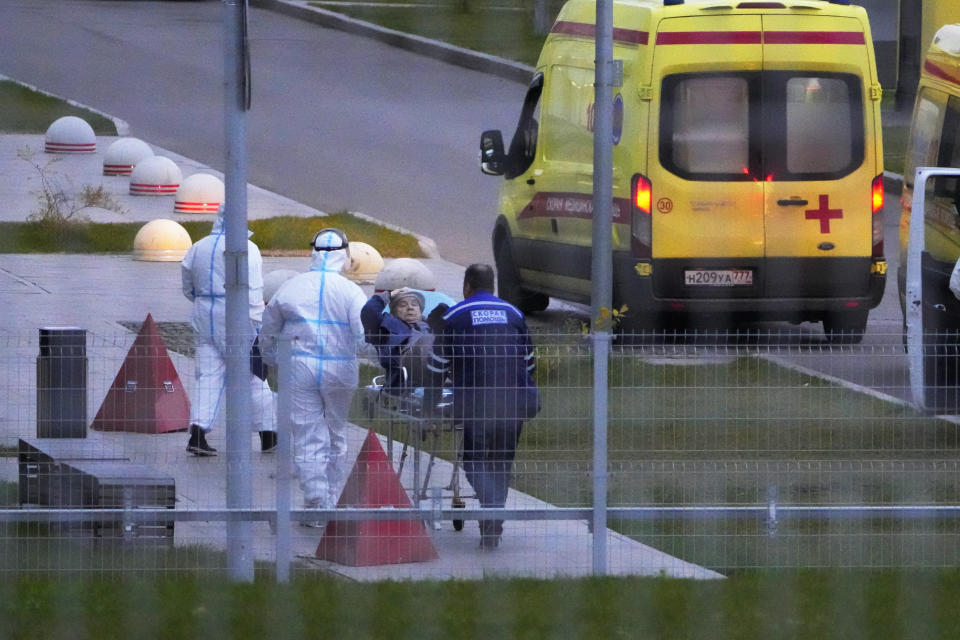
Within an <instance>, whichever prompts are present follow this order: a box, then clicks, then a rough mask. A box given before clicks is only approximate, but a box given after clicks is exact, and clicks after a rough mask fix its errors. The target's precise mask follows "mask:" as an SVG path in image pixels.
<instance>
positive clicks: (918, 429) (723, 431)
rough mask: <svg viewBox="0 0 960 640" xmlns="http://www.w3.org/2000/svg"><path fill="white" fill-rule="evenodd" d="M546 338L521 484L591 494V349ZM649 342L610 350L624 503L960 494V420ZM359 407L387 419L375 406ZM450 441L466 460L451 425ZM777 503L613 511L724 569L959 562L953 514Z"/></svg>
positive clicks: (647, 535) (613, 483) (892, 499)
mask: <svg viewBox="0 0 960 640" xmlns="http://www.w3.org/2000/svg"><path fill="white" fill-rule="evenodd" d="M536 340H537V346H538V356H537V364H538V370H537V383H538V386H539V389H540V396H541V404H542V409H541V412H540V414H539V415H538V416H537V418H536V419H534V420H532V421H530V422H529V423H528V424H526V425H525V426H524V431H523V435H522V438H521V443H520V447H519V450H518V452H517V460H516V467H515V474H516V475H515V482H514V486H515V487H516V488H517V489H518V490H520V491H522V492H524V493H527V494H530V495H532V496H534V497H536V498H539V499H541V500H544V501H546V502H548V503H550V504H554V505H558V506H569V507H586V506H589V505H590V504H592V466H593V465H592V460H593V447H592V438H593V436H592V433H593V431H592V406H593V402H592V394H593V392H592V389H591V385H592V367H591V364H590V363H591V360H590V356H589V354H588V352H587V348H586V347H582V346H578V345H576V344H571V342H570V341H566V342H558V341H551V340H550V339H549V338H548V337H545V336H542V335H541V336H537V338H536ZM643 355H644V353H643V352H642V351H633V350H625V351H620V352H615V353H614V357H613V358H612V359H611V364H610V374H609V375H610V392H609V395H608V403H609V411H610V414H609V425H608V442H609V447H608V452H609V453H608V457H609V474H608V486H609V492H608V503H609V505H610V506H611V507H638V506H660V507H675V506H680V507H689V506H718V505H721V506H757V505H766V504H767V500H768V497H769V495H770V493H769V492H771V491H775V492H776V501H777V503H778V505H780V506H786V505H797V506H818V505H819V506H823V505H851V504H859V505H891V504H958V503H960V474H958V473H957V472H958V469H957V468H956V466H957V465H956V464H955V462H954V461H955V460H956V458H957V455H958V453H960V427H958V426H957V425H954V424H952V423H950V422H947V421H944V420H940V419H937V418H934V417H928V416H923V415H920V414H917V413H915V412H913V411H912V410H911V409H909V408H907V407H904V406H900V405H894V404H891V403H888V402H885V401H883V400H880V399H877V398H874V397H872V396H868V395H866V394H862V393H859V392H857V391H854V390H851V389H847V388H844V387H840V386H838V385H835V384H832V383H830V382H828V381H825V380H823V379H821V378H819V377H816V376H813V375H809V374H806V373H802V372H798V371H795V370H792V369H787V368H784V367H782V366H780V365H777V364H774V363H772V362H770V361H768V360H765V359H763V358H759V357H756V356H752V355H745V356H743V357H738V358H735V359H730V360H729V361H721V362H717V363H709V362H708V363H698V364H689V365H683V364H674V363H671V364H662V363H657V362H656V361H650V360H649V359H648V358H644V357H642V356H643ZM647 355H649V354H647ZM847 355H848V356H849V357H856V354H852V353H851V354H847ZM638 356H639V357H638ZM367 375H369V373H368V374H367ZM354 418H355V420H356V421H357V422H358V423H360V424H365V425H368V426H372V427H374V428H376V429H377V430H379V431H381V432H384V433H385V432H386V430H387V426H386V424H384V423H382V422H379V419H378V418H376V417H375V418H374V419H372V420H371V419H369V418H368V417H366V416H364V415H362V413H361V412H360V411H357V412H355V414H354ZM438 453H439V454H440V455H441V457H445V458H447V459H450V460H452V459H453V455H454V444H453V442H452V439H451V438H450V437H449V435H445V439H444V440H443V441H442V443H441V444H440V446H439V450H438ZM765 516H766V514H765V513H763V514H760V515H759V516H753V517H751V518H739V519H734V518H727V519H721V518H706V519H705V518H699V519H686V520H680V519H676V518H674V519H666V520H652V519H646V520H625V519H616V518H614V519H613V521H612V522H611V526H612V527H613V528H614V529H616V530H617V531H620V532H621V533H624V534H626V535H629V536H631V537H633V538H635V539H637V540H640V541H642V542H645V543H647V544H650V545H651V546H653V547H655V548H657V549H660V550H662V551H666V552H668V553H671V554H673V555H676V556H678V557H681V558H683V559H684V560H688V561H691V562H695V563H697V564H700V565H703V566H707V567H709V568H712V569H716V570H718V571H721V572H725V571H729V570H734V569H744V568H750V569H773V568H799V567H840V566H853V567H880V566H884V567H886V566H891V567H893V566H940V565H941V564H943V563H946V564H947V565H951V564H960V549H958V548H957V545H956V544H955V540H956V536H957V535H958V534H960V527H958V525H957V524H956V523H955V522H953V521H951V522H937V523H934V522H932V521H905V520H903V519H902V518H893V517H883V518H880V517H878V518H873V519H869V520H862V519H861V520H837V519H834V518H817V519H805V520H796V519H794V520H791V519H789V518H787V517H785V516H781V518H780V522H779V524H778V527H777V529H776V531H775V532H773V533H775V535H770V534H771V531H770V530H768V526H767V521H766V518H765Z"/></svg>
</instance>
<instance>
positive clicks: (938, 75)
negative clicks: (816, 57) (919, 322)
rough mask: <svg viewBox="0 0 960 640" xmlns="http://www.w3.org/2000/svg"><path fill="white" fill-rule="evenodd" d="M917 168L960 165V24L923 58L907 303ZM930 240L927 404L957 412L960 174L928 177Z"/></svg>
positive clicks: (911, 149) (909, 160) (910, 175)
mask: <svg viewBox="0 0 960 640" xmlns="http://www.w3.org/2000/svg"><path fill="white" fill-rule="evenodd" d="M917 167H957V168H960V24H950V25H946V26H943V27H941V28H940V29H939V30H938V31H937V34H936V35H935V36H934V38H933V43H932V44H931V45H930V48H929V50H928V51H927V54H926V56H925V58H924V60H923V66H922V68H921V72H920V83H919V85H918V87H917V99H916V102H915V103H914V107H913V117H912V119H911V121H910V137H909V139H908V142H907V153H906V158H905V162H904V173H903V192H902V195H901V198H900V204H901V214H900V261H899V267H898V270H897V288H898V290H899V293H900V305H901V309H903V310H904V311H905V309H904V305H905V297H906V278H907V244H908V241H909V237H910V215H911V213H912V208H913V207H912V204H913V203H912V200H913V190H914V184H913V179H914V173H915V172H916V169H917ZM924 204H925V206H924V209H925V211H924V212H923V219H924V234H923V235H924V247H923V250H922V251H921V255H920V267H921V278H922V301H923V313H922V318H923V333H924V357H923V368H924V371H923V376H924V381H925V385H926V392H925V393H926V398H925V400H924V402H925V405H926V406H927V407H929V408H931V409H937V410H941V411H950V412H956V411H957V409H958V407H960V396H958V389H960V368H958V367H957V362H958V360H960V349H958V340H957V337H958V333H960V302H958V301H957V299H956V298H955V297H954V295H953V294H952V293H951V292H950V289H949V283H950V274H951V272H952V271H953V267H954V265H955V264H956V262H957V259H958V258H960V212H958V207H960V181H958V180H957V179H956V178H933V179H932V180H930V181H929V182H928V183H927V193H926V198H925V203H924Z"/></svg>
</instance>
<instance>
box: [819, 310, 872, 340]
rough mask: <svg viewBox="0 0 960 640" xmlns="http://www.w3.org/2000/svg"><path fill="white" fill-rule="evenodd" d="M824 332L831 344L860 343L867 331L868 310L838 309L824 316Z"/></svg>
mask: <svg viewBox="0 0 960 640" xmlns="http://www.w3.org/2000/svg"><path fill="white" fill-rule="evenodd" d="M823 332H824V334H826V336H827V342H829V343H831V344H860V341H861V340H863V334H864V333H866V332H867V312H866V311H837V312H834V313H828V314H827V315H826V316H824V318H823Z"/></svg>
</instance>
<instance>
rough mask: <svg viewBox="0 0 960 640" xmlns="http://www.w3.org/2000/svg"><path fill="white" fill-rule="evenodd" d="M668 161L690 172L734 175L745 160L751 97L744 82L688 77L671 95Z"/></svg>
mask: <svg viewBox="0 0 960 640" xmlns="http://www.w3.org/2000/svg"><path fill="white" fill-rule="evenodd" d="M672 94H673V95H672V98H673V99H672V107H673V135H672V140H671V142H672V153H671V154H670V155H671V161H672V162H673V164H674V165H675V166H676V167H678V168H680V169H682V170H683V171H687V172H689V173H737V172H739V171H741V170H742V169H743V168H744V167H746V166H747V160H748V157H749V154H748V147H749V142H750V141H749V133H750V114H749V106H750V96H749V91H748V87H747V81H746V79H744V78H737V77H733V76H727V77H692V78H687V79H684V80H681V81H680V82H678V83H676V85H675V86H674V87H673V91H672Z"/></svg>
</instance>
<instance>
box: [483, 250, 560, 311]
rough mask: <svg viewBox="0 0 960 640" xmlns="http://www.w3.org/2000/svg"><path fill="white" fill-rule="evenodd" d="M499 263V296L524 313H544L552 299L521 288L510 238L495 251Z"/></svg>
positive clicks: (496, 260)
mask: <svg viewBox="0 0 960 640" xmlns="http://www.w3.org/2000/svg"><path fill="white" fill-rule="evenodd" d="M493 259H494V261H495V262H496V263H497V295H498V296H500V297H501V298H503V299H504V300H506V301H507V302H509V303H510V304H512V305H513V306H515V307H516V308H517V309H520V311H522V312H523V313H535V312H537V311H543V310H544V309H546V308H547V305H549V304H550V297H549V296H546V295H544V294H542V293H536V292H534V291H528V290H527V289H524V288H523V287H522V286H520V274H519V272H518V271H517V267H516V265H514V263H513V248H512V246H511V244H510V240H509V238H504V239H503V240H501V241H500V242H499V243H498V244H497V246H496V249H495V251H494V256H493Z"/></svg>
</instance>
